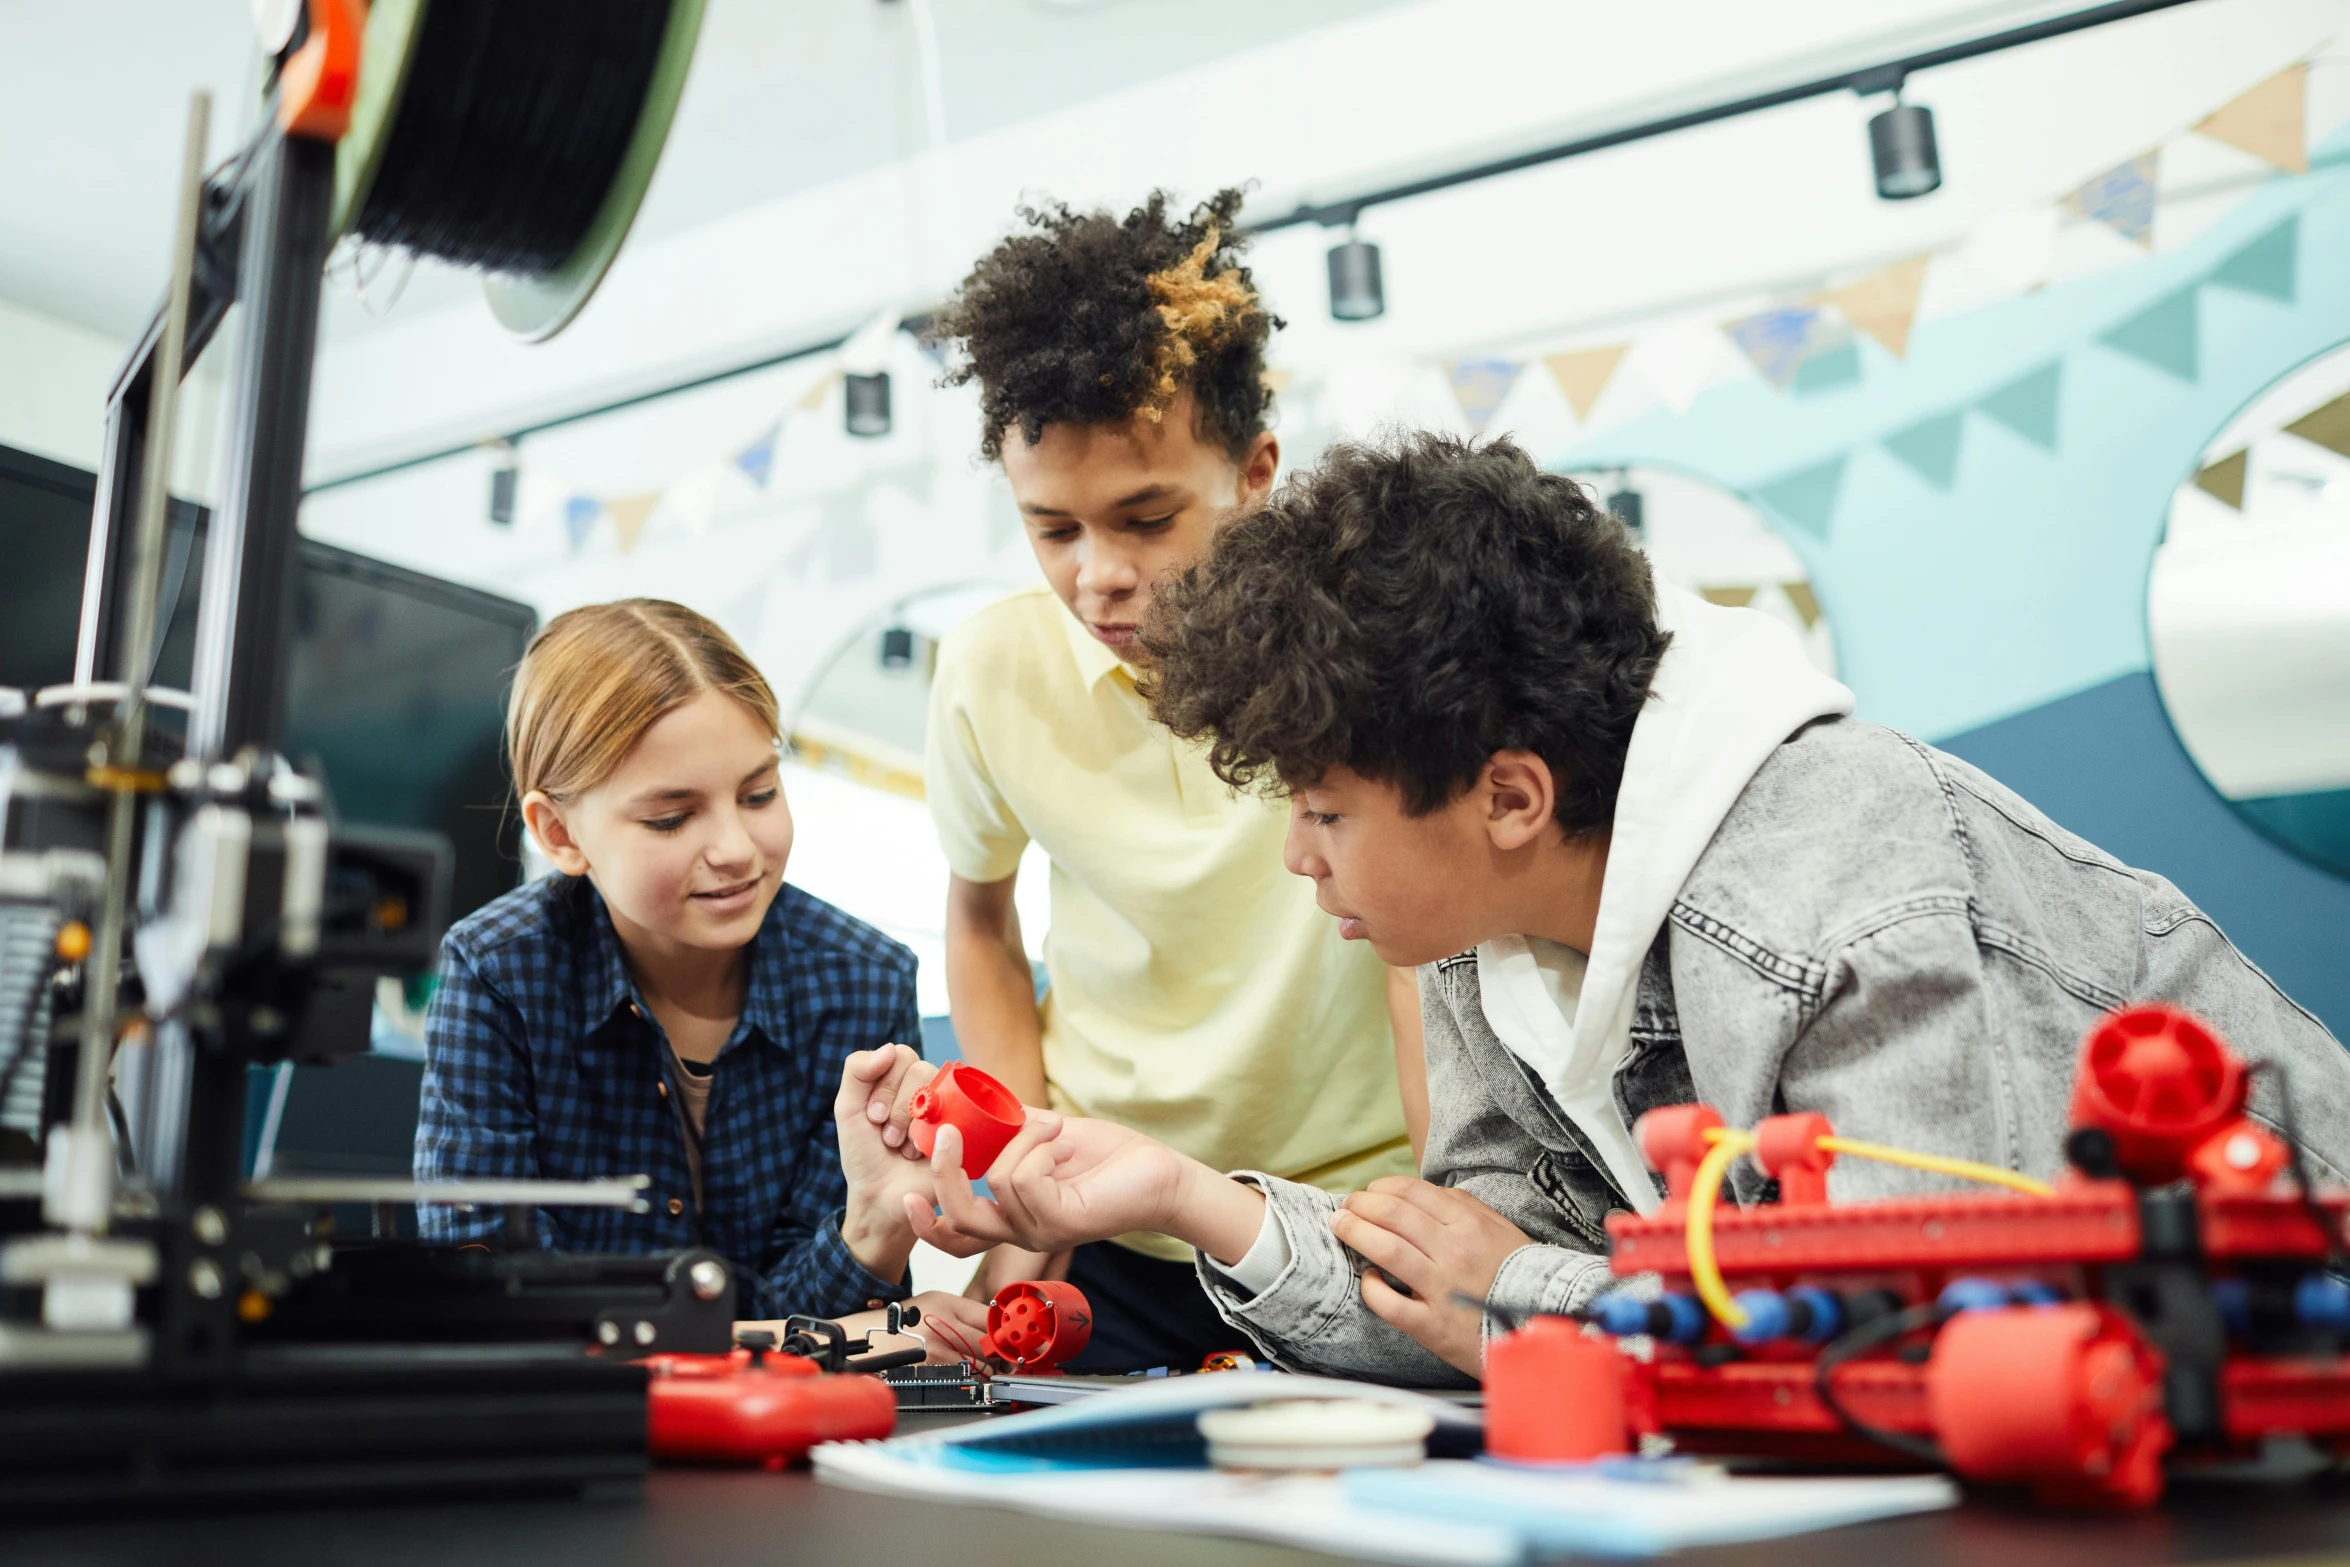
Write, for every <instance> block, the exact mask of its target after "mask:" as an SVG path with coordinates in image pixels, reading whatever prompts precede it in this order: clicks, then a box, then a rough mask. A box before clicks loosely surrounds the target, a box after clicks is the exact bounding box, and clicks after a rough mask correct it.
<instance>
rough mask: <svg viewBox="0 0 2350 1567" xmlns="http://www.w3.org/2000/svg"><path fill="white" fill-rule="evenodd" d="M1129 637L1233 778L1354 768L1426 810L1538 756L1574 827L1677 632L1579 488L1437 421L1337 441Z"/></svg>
mask: <svg viewBox="0 0 2350 1567" xmlns="http://www.w3.org/2000/svg"><path fill="white" fill-rule="evenodd" d="M1137 635H1138V639H1139V640H1140V641H1141V643H1142V645H1143V647H1144V648H1145V649H1147V650H1148V651H1149V652H1150V654H1151V655H1152V658H1153V661H1154V667H1153V668H1152V670H1151V671H1150V673H1149V674H1148V675H1147V676H1146V678H1145V681H1144V685H1145V689H1146V691H1147V693H1148V695H1149V697H1150V700H1151V705H1152V709H1153V711H1154V712H1155V713H1156V714H1157V716H1158V719H1159V721H1160V722H1161V723H1163V724H1165V725H1166V726H1167V727H1168V728H1170V729H1172V730H1174V732H1175V733H1176V734H1177V735H1179V736H1181V737H1183V738H1185V739H1187V740H1197V739H1201V738H1211V737H1212V740H1213V744H1212V747H1211V749H1210V751H1209V761H1210V764H1211V765H1212V766H1213V767H1214V768H1215V770H1216V774H1217V776H1218V777H1220V778H1222V779H1223V780H1224V781H1225V782H1227V783H1229V784H1231V785H1233V786H1234V787H1236V788H1246V787H1250V786H1252V785H1256V786H1260V787H1264V788H1267V789H1270V790H1273V791H1276V792H1278V791H1282V790H1289V789H1299V788H1309V787H1311V786H1312V785H1313V784H1314V783H1316V782H1317V781H1319V780H1320V779H1321V778H1322V777H1323V775H1324V774H1326V773H1327V772H1328V771H1329V769H1331V768H1332V767H1347V768H1351V769H1352V770H1353V771H1355V772H1357V773H1360V774H1362V775H1363V776H1364V777H1366V778H1372V779H1377V780H1380V781H1382V782H1385V783H1391V784H1393V785H1395V786H1396V787H1397V788H1398V789H1399V790H1400V791H1401V792H1402V795H1403V803H1404V808H1405V809H1406V810H1408V811H1410V812H1411V813H1412V814H1414V815H1424V814H1426V813H1427V812H1429V811H1432V810H1434V809H1436V808H1437V807H1438V806H1440V805H1443V804H1444V803H1446V802H1447V801H1449V800H1452V799H1455V798H1457V797H1458V796H1459V794H1460V792H1461V791H1462V790H1463V789H1465V788H1467V787H1468V786H1469V785H1471V784H1472V783H1474V782H1475V781H1476V779H1477V776H1478V774H1479V773H1480V772H1481V771H1482V770H1483V769H1484V767H1485V764H1486V762H1487V761H1488V760H1490V759H1491V757H1492V756H1493V754H1494V753H1495V752H1496V751H1505V750H1524V751H1532V752H1533V753H1534V754H1536V755H1537V756H1540V757H1541V758H1542V759H1543V760H1544V761H1545V762H1547V763H1549V764H1550V769H1551V772H1552V774H1553V775H1554V776H1555V778H1556V779H1557V787H1558V806H1557V816H1558V821H1559V825H1560V826H1562V827H1564V828H1565V829H1566V831H1567V833H1568V834H1569V835H1570V836H1580V835H1583V834H1587V833H1592V832H1600V831H1605V830H1606V829H1607V828H1608V826H1609V825H1610V823H1611V822H1613V820H1614V819H1615V810H1616V790H1617V788H1618V786H1619V785H1620V784H1621V783H1622V781H1623V775H1624V753H1625V750H1626V748H1627V747H1629V746H1630V744H1631V742H1632V723H1633V720H1634V719H1636V718H1637V717H1639V715H1640V709H1641V704H1642V703H1643V702H1644V701H1646V700H1647V697H1648V683H1649V679H1650V677H1651V676H1653V675H1654V674H1655V673H1656V665H1657V660H1658V658H1659V657H1661V656H1662V655H1663V653H1664V650H1665V644H1666V642H1667V641H1668V640H1669V634H1668V633H1666V632H1663V631H1660V630H1658V629H1657V624H1656V590H1655V587H1654V585H1653V583H1652V580H1651V578H1650V576H1649V570H1648V561H1647V558H1646V557H1645V556H1643V555H1642V554H1641V553H1640V551H1639V549H1638V548H1636V547H1635V546H1634V545H1633V543H1632V538H1631V535H1630V534H1629V533H1627V532H1626V531H1625V529H1624V525H1623V524H1622V523H1620V522H1618V521H1617V520H1616V519H1615V518H1614V517H1613V516H1610V515H1609V514H1608V513H1607V512H1605V511H1603V510H1601V509H1600V508H1599V507H1598V506H1596V505H1594V504H1593V503H1592V499H1591V497H1590V495H1589V494H1587V493H1586V492H1585V491H1584V489H1583V488H1582V486H1581V485H1578V484H1577V483H1576V482H1575V481H1574V480H1572V479H1569V478H1567V477H1566V476H1565V475H1563V474H1555V473H1545V472H1543V471H1542V470H1541V469H1539V468H1537V467H1536V466H1535V465H1534V463H1533V460H1532V459H1530V458H1529V457H1527V455H1526V454H1525V453H1524V452H1523V451H1521V450H1519V449H1518V448H1517V447H1516V446H1515V445H1513V444H1511V443H1510V442H1509V441H1507V440H1493V441H1485V442H1472V441H1465V440H1461V439H1459V438H1457V437H1454V436H1449V435H1437V434H1415V435H1404V436H1397V437H1394V438H1392V439H1391V440H1389V441H1387V442H1385V443H1383V444H1379V445H1340V446H1336V447H1333V448H1331V450H1330V451H1329V453H1328V454H1327V455H1326V456H1325V457H1323V459H1322V460H1321V462H1320V463H1319V464H1317V465H1316V466H1315V467H1313V468H1312V469H1310V470H1308V471H1306V472H1304V473H1301V474H1299V475H1297V476H1295V477H1293V478H1292V479H1290V480H1289V481H1288V482H1287V483H1286V484H1284V485H1283V486H1282V487H1281V488H1280V490H1279V491H1277V492H1276V493H1275V494H1274V495H1273V497H1272V498H1271V499H1270V500H1269V501H1268V502H1267V503H1266V504H1265V505H1264V507H1263V508H1262V509H1261V510H1259V511H1257V512H1255V513H1253V514H1251V515H1249V516H1246V517H1243V518H1240V519H1239V520H1237V521H1235V522H1234V523H1232V524H1231V525H1230V526H1229V527H1227V528H1226V529H1225V530H1224V531H1223V532H1222V534H1220V535H1219V536H1218V538H1217V540H1216V545H1215V548H1214V549H1213V550H1212V551H1210V553H1209V555H1208V558H1207V559H1206V560H1204V561H1201V562H1200V563H1199V564H1197V565H1195V566H1193V567H1192V568H1191V569H1190V570H1189V571H1187V572H1185V573H1184V574H1183V575H1182V576H1181V577H1180V578H1178V579H1175V580H1174V581H1172V582H1170V583H1165V584H1162V585H1161V586H1160V588H1159V590H1158V592H1157V594H1156V595H1155V599H1154V602H1153V604H1152V607H1151V610H1150V612H1149V615H1148V617H1147V618H1146V619H1145V621H1144V623H1143V625H1142V628H1141V630H1140V631H1139V632H1138V633H1137Z"/></svg>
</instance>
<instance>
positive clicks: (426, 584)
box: [0, 447, 538, 920]
mask: <svg viewBox="0 0 2350 1567" xmlns="http://www.w3.org/2000/svg"><path fill="white" fill-rule="evenodd" d="M95 492H96V480H95V478H94V477H93V476H92V475H91V474H89V473H88V472H86V471H84V470H82V469H78V468H73V467H70V466H68V465H66V464H64V463H57V462H51V461H48V460H47V459H45V458H40V457H35V456H32V455H30V454H29V453H24V452H17V451H12V450H10V449H8V448H6V447H0V561H5V563H6V564H5V568H4V569H0V686H15V687H18V688H20V689H22V690H24V691H25V692H26V693H27V694H28V696H29V695H30V693H31V692H33V691H36V690H39V689H40V688H42V687H44V686H53V685H62V684H64V683H65V682H67V681H70V680H71V679H72V678H73V662H74V639H75V635H76V632H77V629H78V627H79V622H80V617H81V584H82V574H83V571H84V568H85V565H86V562H87V557H88V553H89V539H90V507H91V503H92V497H93V496H94V494H95ZM206 521H207V514H206V513H205V511H204V510H203V508H201V507H197V506H192V505H189V504H187V503H185V502H177V501H175V502H174V503H173V504H172V507H171V510H170V514H169V527H168V531H167V546H166V550H165V556H164V571H163V583H162V590H163V591H162V600H161V603H162V605H163V609H162V624H161V635H160V638H159V644H158V649H157V655H156V663H155V679H156V682H157V683H158V684H159V685H163V686H169V687H176V688H180V689H185V688H186V686H187V684H188V675H189V671H190V668H191V667H192V664H193V660H194V653H195V637H196V604H197V597H198V591H199V587H200V584H201V583H202V581H203V575H204V572H203V557H204V535H205V524H206ZM537 625H538V619H537V616H536V614H535V613H534V612H533V611H532V610H531V608H530V606H528V605H526V604H518V603H516V602H515V601H513V600H512V599H504V598H499V597H497V596H496V595H495V594H490V593H483V592H479V591H477V590H476V589H473V588H467V587H460V586H459V585H458V584H456V583H453V582H445V581H442V580H441V579H440V578H437V577H430V576H426V575H425V574H423V573H422V572H416V571H408V570H405V569H403V568H401V567H398V566H391V565H386V564H385V563H383V562H381V561H377V560H370V559H368V558H367V557H366V556H363V555H355V554H352V553H351V552H350V551H348V550H339V549H335V548H333V547H332V546H330V545H326V544H321V543H318V542H317V541H316V540H312V539H305V540H303V541H302V576H301V581H300V584H299V585H298V587H297V588H296V607H295V617H294V627H295V636H294V653H293V669H292V679H291V681H290V684H289V690H288V696H287V713H286V733H285V737H284V741H283V749H284V751H285V753H286V754H287V755H288V756H291V757H293V758H294V759H295V760H296V761H298V762H304V763H310V762H315V763H316V765H317V766H318V768H319V770H320V771H321V772H322V773H323V775H324V777H325V779H326V783H327V788H328V790H329V791H330V793H331V794H332V796H333V800H334V805H335V809H336V812H337V813H338V814H339V815H340V816H341V817H342V818H343V819H344V820H347V821H353V822H369V823H377V824H381V825H386V826H398V827H422V828H427V829H430V830H433V831H436V832H441V833H445V834H447V835H448V838H449V841H450V843H451V844H452V845H453V846H454V848H455V850H456V859H455V874H454V876H453V878H452V881H451V884H450V899H449V917H450V918H451V919H452V920H455V919H458V918H461V917H463V916H464V915H466V914H470V913H471V912H473V910H475V909H477V908H479V907H481V905H483V904H484V903H487V902H489V901H490V900H491V899H492V898H495V897H496V896H498V895H499V894H500V893H502V892H505V891H507V890H508V889H510V888H512V887H514V886H515V885H516V884H517V883H518V882H519V881H520V879H521V872H522V858H521V833H522V823H521V818H520V814H519V813H518V812H516V811H515V810H513V809H512V808H511V807H510V805H509V803H508V800H507V786H506V774H505V767H504V762H503V754H502V753H503V734H502V726H503V722H504V718H505V695H506V684H507V680H508V678H509V676H510V675H511V673H512V671H513V669H514V666H515V665H516V664H517V663H519V662H520V661H521V659H522V653H523V649H524V648H525V647H527V646H528V645H529V642H530V638H531V634H532V632H533V631H535V630H536V629H537ZM154 717H155V722H156V725H157V727H158V728H160V729H165V730H170V729H174V728H177V727H178V726H179V724H180V719H179V715H177V714H176V713H173V712H171V711H170V710H168V709H164V708H157V709H155V710H154Z"/></svg>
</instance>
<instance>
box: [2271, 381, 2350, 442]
mask: <svg viewBox="0 0 2350 1567" xmlns="http://www.w3.org/2000/svg"><path fill="white" fill-rule="evenodd" d="M2285 433H2286V434H2287V435H2298V436H2299V437H2301V439H2303V440H2305V441H2310V442H2314V443H2315V444H2317V445H2319V446H2322V447H2324V448H2325V449H2326V450H2327V451H2329V452H2332V453H2333V454H2334V455H2336V456H2337V457H2350V392H2345V393H2344V394H2343V395H2341V396H2340V397H2337V398H2335V399H2334V400H2333V401H2332V402H2330V403H2327V404H2326V405H2324V406H2323V407H2321V408H2318V409H2316V410H2314V411H2313V412H2310V413H2306V414H2303V415H2302V416H2301V417H2300V418H2298V419H2296V420H2294V421H2293V422H2292V423H2291V424H2289V425H2286V426H2285Z"/></svg>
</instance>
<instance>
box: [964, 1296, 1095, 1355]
mask: <svg viewBox="0 0 2350 1567" xmlns="http://www.w3.org/2000/svg"><path fill="white" fill-rule="evenodd" d="M1092 1338H1093V1307H1091V1306H1089V1305H1087V1304H1086V1300H1085V1292H1084V1291H1083V1290H1081V1289H1079V1288H1078V1287H1077V1286H1076V1285H1074V1284H1071V1283H1070V1282H1068V1281H1067V1280H1066V1279H1037V1280H1033V1281H1031V1280H1022V1281H1021V1282H1020V1283H1017V1284H1007V1285H1005V1286H1004V1287H1003V1288H1002V1289H1000V1290H997V1291H996V1292H995V1299H994V1300H992V1301H990V1302H988V1306H987V1337H986V1338H984V1339H981V1340H980V1341H979V1347H980V1349H981V1350H982V1351H983V1352H984V1353H985V1354H986V1355H987V1356H988V1357H989V1358H990V1359H993V1360H1008V1361H1010V1362H1011V1363H1012V1364H1013V1365H1015V1366H1018V1367H1019V1368H1020V1369H1021V1370H1023V1371H1044V1370H1049V1369H1051V1368H1052V1367H1054V1366H1057V1365H1059V1364H1060V1363H1061V1362H1062V1361H1064V1360H1067V1359H1069V1358H1070V1357H1071V1356H1073V1355H1075V1354H1076V1353H1077V1352H1078V1351H1080V1350H1082V1349H1084V1348H1085V1346H1086V1344H1087V1343H1088V1342H1090V1341H1091V1340H1092Z"/></svg>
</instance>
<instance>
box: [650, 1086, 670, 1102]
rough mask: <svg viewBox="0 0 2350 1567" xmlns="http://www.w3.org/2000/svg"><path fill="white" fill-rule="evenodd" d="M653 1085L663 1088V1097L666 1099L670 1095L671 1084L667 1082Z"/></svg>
mask: <svg viewBox="0 0 2350 1567" xmlns="http://www.w3.org/2000/svg"><path fill="white" fill-rule="evenodd" d="M653 1086H654V1087H655V1088H658V1089H660V1090H661V1097H662V1098H664V1099H666V1098H668V1097H669V1085H668V1084H667V1083H655V1084H654V1085H653Z"/></svg>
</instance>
